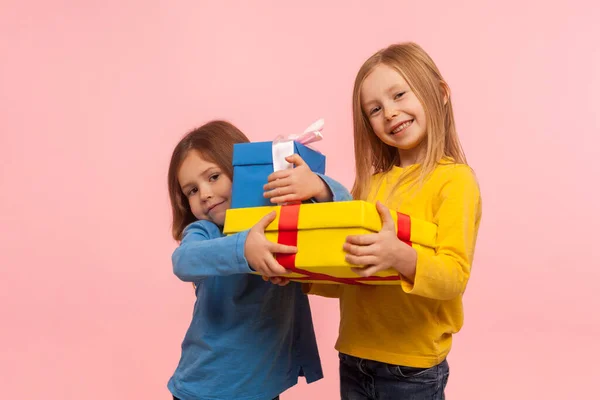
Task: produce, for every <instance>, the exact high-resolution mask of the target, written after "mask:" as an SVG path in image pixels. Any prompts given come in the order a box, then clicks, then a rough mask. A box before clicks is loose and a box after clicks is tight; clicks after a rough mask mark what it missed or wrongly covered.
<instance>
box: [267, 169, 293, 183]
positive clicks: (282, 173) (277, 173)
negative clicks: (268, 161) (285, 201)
mask: <svg viewBox="0 0 600 400" xmlns="http://www.w3.org/2000/svg"><path fill="white" fill-rule="evenodd" d="M291 173H292V170H291V169H282V170H281V171H275V172H273V173H272V174H270V175H269V176H268V177H267V182H272V181H276V180H277V179H284V178H287V177H288V176H290V174H291Z"/></svg>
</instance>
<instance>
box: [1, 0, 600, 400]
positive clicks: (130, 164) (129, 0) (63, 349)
mask: <svg viewBox="0 0 600 400" xmlns="http://www.w3.org/2000/svg"><path fill="white" fill-rule="evenodd" d="M283 3H287V2H281V1H252V2H241V1H240V2H234V1H210V2H208V1H178V2H167V1H163V2H160V1H155V0H144V1H141V0H122V1H66V0H64V1H54V2H42V1H35V2H34V1H25V0H20V1H16V0H2V2H1V3H0V59H1V61H0V72H1V73H0V134H1V136H0V165H1V170H0V171H1V175H0V189H1V196H0V226H1V228H0V271H1V280H0V282H2V283H1V290H0V296H1V297H0V300H1V301H0V312H1V319H0V320H1V323H2V328H1V329H0V343H1V346H2V350H1V351H0V358H1V360H0V361H1V363H0V381H1V382H2V384H1V385H0V393H1V397H2V398H7V399H8V398H11V399H88V400H95V399H109V398H123V399H124V398H133V399H166V398H168V392H167V390H166V382H167V379H168V378H169V376H170V374H171V373H172V372H173V369H174V368H175V366H176V362H177V360H178V357H179V346H180V342H181V339H182V337H183V334H184V332H185V329H186V328H187V324H188V322H189V318H190V315H191V308H192V302H193V293H192V289H191V287H190V285H189V284H184V283H182V282H180V281H178V280H177V279H176V277H175V276H174V275H173V274H172V272H171V266H170V254H171V251H172V250H173V248H174V246H175V243H174V242H173V241H172V240H171V239H170V236H169V222H170V221H169V206H168V198H167V191H166V184H165V181H166V179H165V176H166V171H167V163H168V159H169V156H170V152H171V150H172V147H173V146H174V145H175V143H176V141H177V140H178V138H179V137H180V136H181V135H182V134H183V133H184V132H185V131H186V130H187V129H189V128H191V127H193V126H196V125H199V124H201V123H203V122H205V121H207V120H209V119H212V118H228V119H230V120H231V121H232V122H234V123H236V124H238V125H239V126H240V127H241V128H242V130H244V131H245V132H246V133H247V134H248V135H249V136H250V137H251V138H252V139H254V140H265V139H269V138H273V137H275V136H276V135H277V134H280V133H295V132H299V131H301V130H302V129H304V128H305V127H306V126H307V125H308V124H309V123H311V122H313V121H314V120H315V119H317V118H319V117H324V118H325V120H326V128H325V133H326V140H324V141H323V142H322V143H321V144H320V145H319V148H320V149H321V150H322V151H324V152H325V153H326V154H327V156H328V165H329V169H328V172H329V174H330V175H332V176H333V177H336V178H338V179H339V180H340V181H342V182H343V183H345V184H347V185H348V186H350V185H351V184H352V181H353V161H352V159H353V153H352V140H351V114H350V95H351V86H352V82H353V79H354V75H355V73H356V72H357V70H358V68H359V66H360V64H361V63H362V62H363V60H364V59H365V58H366V57H367V56H369V55H370V54H371V53H373V52H374V51H376V50H377V49H379V48H380V47H383V46H385V45H387V44H390V43H392V42H396V41H404V40H415V41H417V42H419V43H420V44H422V45H423V46H424V47H425V49H426V50H427V51H428V52H429V53H430V54H431V55H432V57H433V58H434V59H435V60H436V62H437V63H438V65H439V67H440V68H441V70H442V73H443V74H444V75H445V77H446V78H447V80H448V82H449V83H450V86H451V88H452V90H453V99H454V104H455V107H456V117H457V120H458V127H459V132H460V135H461V138H462V141H463V144H464V147H465V150H466V152H467V155H468V158H469V161H470V162H471V164H472V165H473V167H474V168H475V170H476V171H477V173H478V176H479V179H480V182H481V187H482V192H483V198H484V217H483V221H482V225H481V230H480V240H479V243H478V249H477V254H476V263H475V266H474V269H473V276H472V280H471V282H470V286H469V288H468V290H467V294H466V297H465V303H466V325H465V328H464V330H463V331H462V332H461V333H460V334H459V335H458V336H457V337H456V342H455V347H454V349H453V351H452V353H451V356H450V362H451V370H452V373H451V378H450V382H449V386H448V398H449V399H483V398H485V399H489V400H492V399H502V400H505V399H509V398H510V399H533V398H545V399H563V398H572V399H576V398H590V397H589V393H591V392H592V388H595V387H596V386H597V385H596V380H597V371H598V367H597V359H598V356H600V346H599V345H598V337H599V336H600V317H599V315H600V313H598V311H597V302H598V301H597V298H598V297H597V296H598V293H599V290H598V289H599V285H598V281H599V279H600V272H599V271H600V262H599V261H598V258H597V256H596V255H595V253H596V250H597V247H596V246H597V235H598V226H599V225H600V218H599V213H598V209H599V207H598V205H597V198H596V197H595V196H594V194H595V193H596V190H595V185H596V184H597V183H596V184H594V183H593V182H598V176H599V175H600V174H599V172H600V169H599V167H598V163H597V160H596V155H597V154H598V147H599V146H600V139H599V133H600V113H599V112H598V108H599V106H600V102H599V100H598V93H600V75H599V71H600V50H599V46H598V42H597V41H598V38H599V37H600V28H598V25H597V21H598V19H599V17H600V7H599V6H598V5H592V3H595V2H592V1H588V2H580V1H573V0H570V1H562V0H560V1H554V2H549V1H522V0H520V1H516V0H507V1H503V2H499V3H498V4H497V5H492V3H491V2H481V1H476V0H472V1H471V0H455V1H452V2H449V1H437V2H421V1H414V2H401V1H378V2H359V1H349V0H347V1H335V2H334V1H329V2H324V1H321V0H318V1H312V0H310V1H308V0H305V1H302V2H289V3H290V4H289V5H284V4H283ZM292 3H293V4H294V5H292ZM368 3H371V4H370V5H369V4H368ZM484 3H485V5H484ZM250 4H252V5H250ZM335 150H339V152H338V153H334V151H335ZM311 301H312V303H313V305H314V306H315V307H314V314H315V324H316V328H317V333H318V339H319V343H320V349H321V354H322V358H323V363H324V367H325V372H326V379H324V380H322V381H320V382H319V383H316V384H314V385H310V386H307V385H306V384H305V383H304V382H302V383H301V384H299V385H298V386H297V387H295V388H294V389H292V390H290V391H289V392H288V393H287V394H286V395H285V397H284V399H288V400H292V399H305V398H313V399H334V398H338V389H337V388H338V377H337V356H336V353H335V352H334V350H333V343H334V341H335V338H336V334H337V322H338V311H337V304H336V302H335V301H333V300H326V299H318V298H314V299H312V300H311ZM374 340H375V338H374ZM594 371H595V372H596V373H594Z"/></svg>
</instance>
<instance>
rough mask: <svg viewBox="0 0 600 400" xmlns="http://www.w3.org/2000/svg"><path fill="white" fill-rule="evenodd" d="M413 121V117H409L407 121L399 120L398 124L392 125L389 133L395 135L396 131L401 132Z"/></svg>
mask: <svg viewBox="0 0 600 400" xmlns="http://www.w3.org/2000/svg"><path fill="white" fill-rule="evenodd" d="M414 121H415V120H414V119H411V120H408V121H403V122H400V123H399V124H398V125H396V126H394V128H392V131H391V132H390V135H395V134H397V133H400V132H402V131H403V130H405V129H406V128H408V127H409V126H411V125H412V123H413V122H414Z"/></svg>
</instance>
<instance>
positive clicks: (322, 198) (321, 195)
mask: <svg viewBox="0 0 600 400" xmlns="http://www.w3.org/2000/svg"><path fill="white" fill-rule="evenodd" d="M315 177H316V178H317V180H318V182H319V183H318V185H319V190H318V191H317V193H316V194H315V195H314V196H313V197H314V199H315V200H317V201H318V202H319V203H324V202H327V201H331V200H333V193H331V190H330V189H329V186H327V184H326V183H325V181H323V179H321V177H320V176H319V175H317V174H315Z"/></svg>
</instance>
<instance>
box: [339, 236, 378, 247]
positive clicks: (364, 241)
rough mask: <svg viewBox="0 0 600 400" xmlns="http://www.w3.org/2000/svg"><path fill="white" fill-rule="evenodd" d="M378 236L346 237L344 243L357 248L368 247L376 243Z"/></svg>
mask: <svg viewBox="0 0 600 400" xmlns="http://www.w3.org/2000/svg"><path fill="white" fill-rule="evenodd" d="M378 237H379V236H377V234H376V233H370V234H367V235H350V236H347V237H346V243H350V244H356V245H359V246H369V245H371V244H373V243H375V242H376V241H377V239H378Z"/></svg>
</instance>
